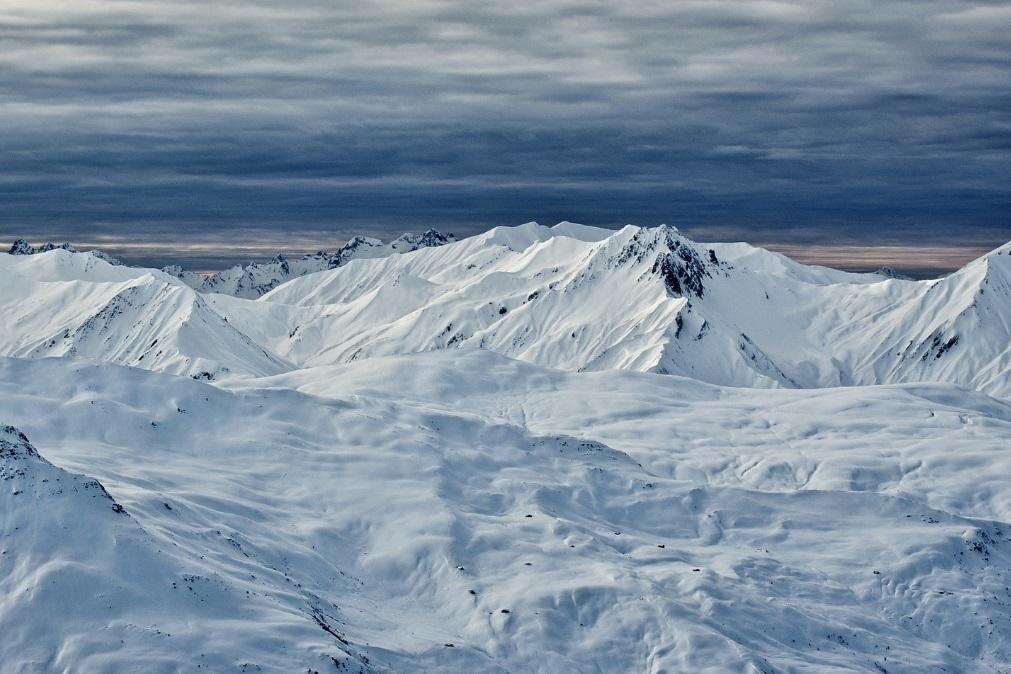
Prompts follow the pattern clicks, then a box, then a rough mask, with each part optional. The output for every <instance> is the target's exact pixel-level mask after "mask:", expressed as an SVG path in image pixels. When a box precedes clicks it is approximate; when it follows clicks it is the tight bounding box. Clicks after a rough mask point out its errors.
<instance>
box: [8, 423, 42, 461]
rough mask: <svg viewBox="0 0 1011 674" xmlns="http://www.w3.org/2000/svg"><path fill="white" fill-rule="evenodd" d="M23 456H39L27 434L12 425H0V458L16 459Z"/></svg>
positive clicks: (23, 457)
mask: <svg viewBox="0 0 1011 674" xmlns="http://www.w3.org/2000/svg"><path fill="white" fill-rule="evenodd" d="M25 458H32V459H35V458H39V453H38V451H37V450H36V449H35V448H34V447H32V443H31V442H29V441H28V436H26V435H25V434H24V433H22V432H21V431H19V430H18V429H17V428H15V427H14V426H9V425H6V424H5V425H0V459H3V460H4V461H17V460H20V459H25Z"/></svg>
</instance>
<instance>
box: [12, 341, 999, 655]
mask: <svg viewBox="0 0 1011 674" xmlns="http://www.w3.org/2000/svg"><path fill="white" fill-rule="evenodd" d="M296 379H298V381H296ZM236 383H238V382H236ZM242 386H243V388H242V389H241V390H237V391H233V392H230V391H226V390H222V389H220V388H217V387H213V386H209V385H206V384H204V383H201V382H196V381H192V380H188V379H183V378H176V377H170V376H167V375H163V374H157V373H149V372H144V371H141V370H138V369H135V368H122V367H116V366H110V365H89V364H85V363H81V362H77V363H73V362H68V361H64V360H61V359H48V360H21V359H2V360H0V418H3V419H10V420H12V421H13V422H15V423H16V424H18V425H19V426H20V427H23V428H24V429H25V430H26V431H27V432H28V434H29V435H30V437H32V438H33V439H34V442H35V443H36V445H37V446H38V447H39V448H40V450H41V451H43V452H45V453H46V454H47V456H48V457H50V458H51V459H52V460H54V461H56V462H57V463H59V464H60V465H64V466H66V467H67V468H69V469H70V470H78V471H84V470H86V472H88V473H89V474H91V475H94V476H95V477H96V478H98V479H99V480H100V481H101V482H102V483H103V484H104V485H105V487H106V488H107V489H108V490H109V493H110V494H111V495H112V497H113V498H115V502H116V503H118V504H120V505H121V506H122V507H123V508H124V509H125V511H126V513H128V516H127V515H124V514H122V513H116V512H114V511H113V508H112V504H113V502H112V501H108V500H105V499H104V498H94V499H91V498H90V497H87V498H88V499H89V500H88V501H86V502H84V503H79V502H78V501H70V500H68V501H67V505H68V508H66V509H60V508H57V507H54V506H52V505H47V504H39V505H37V506H35V507H29V506H28V504H31V503H32V501H24V500H23V501H18V500H17V499H25V498H26V497H29V494H28V493H27V488H32V489H34V490H35V492H33V493H38V494H44V493H45V491H44V490H45V488H48V487H49V484H50V483H42V482H41V480H36V481H35V482H33V483H32V484H31V485H26V486H23V487H21V490H22V491H24V492H25V493H22V494H19V495H17V496H14V495H13V493H14V491H15V490H11V491H9V492H8V493H6V494H4V495H3V498H4V499H6V500H5V502H4V506H5V509H4V511H3V512H4V522H5V526H6V528H5V530H4V532H5V534H6V536H5V538H4V543H3V545H4V552H5V553H6V554H4V555H2V556H0V564H5V565H8V566H7V568H10V569H13V570H14V572H13V575H12V576H10V577H11V578H12V579H13V580H12V581H3V582H11V583H12V585H11V589H12V590H14V591H13V592H5V594H4V596H5V597H6V599H5V600H4V601H3V603H2V604H0V619H2V620H3V624H4V625H5V626H10V628H11V629H13V630H14V632H15V633H16V634H19V635H28V634H40V633H41V634H44V635H45V638H44V640H43V641H41V642H39V644H38V645H37V647H36V645H35V644H29V647H28V650H26V651H22V650H19V648H18V647H19V645H21V644H22V643H23V641H22V640H20V639H21V638H20V637H19V640H10V639H5V640H3V642H2V644H0V648H2V649H3V650H2V652H0V663H2V664H0V670H2V671H18V667H17V664H14V665H12V664H10V663H22V662H25V661H37V660H35V659H36V658H38V657H41V656H39V655H35V653H45V654H56V657H62V658H64V659H62V660H60V661H59V662H60V663H66V666H65V669H69V670H73V671H116V670H117V669H118V670H120V671H131V670H130V665H131V664H132V665H133V667H134V668H133V671H136V669H137V668H138V666H140V667H141V668H143V669H145V670H152V669H154V670H155V671H158V669H157V668H158V667H160V668H161V670H162V671H177V670H184V671H190V670H192V669H193V663H194V662H197V663H202V662H203V663H205V668H207V669H210V670H211V671H232V670H236V671H242V670H243V669H245V670H246V671H270V672H275V671H277V672H282V671H305V669H306V668H310V669H312V670H313V671H319V672H329V671H332V672H340V671H347V670H348V669H350V670H351V671H365V672H371V671H379V672H382V671H386V672H404V671H429V672H475V671H489V672H506V671H538V672H602V671H607V672H642V671H646V672H656V673H659V672H759V671H797V672H826V671H838V672H844V671H845V672H858V671H859V672H866V671H888V672H893V673H894V672H909V673H912V672H923V671H950V672H953V671H958V672H999V671H1004V670H1006V663H1007V662H1008V661H1009V658H1011V651H1009V650H1008V649H1009V646H1008V644H1011V621H1009V616H1011V603H1009V602H1011V594H1009V591H1008V589H1007V588H1008V587H1009V585H1011V547H1009V545H1011V544H1009V543H1008V526H1007V525H1006V524H1005V522H1007V521H1008V518H1009V517H1011V510H1009V505H1011V491H1009V488H1008V485H1007V484H1006V482H1004V481H1001V480H999V479H996V478H994V479H992V480H989V481H987V482H985V483H982V484H981V483H980V482H979V480H980V478H981V477H983V478H986V477H989V476H994V475H998V474H1001V475H1006V474H1007V469H1008V457H1007V452H1006V447H1007V445H1008V442H1009V441H1011V408H1009V407H1008V406H1007V405H1006V404H1004V403H1000V402H997V401H995V400H993V399H990V398H987V397H986V396H982V395H979V394H975V393H970V392H966V391H960V390H958V389H954V388H951V387H946V386H940V385H937V386H932V387H881V388H876V389H864V388H852V389H829V390H825V391H821V392H818V394H817V395H816V396H812V394H811V393H810V392H800V391H789V390H783V391H771V392H770V391H755V390H746V389H721V388H719V387H713V386H708V385H705V384H701V383H698V382H692V381H689V380H686V379H682V378H679V377H670V376H660V375H655V374H636V373H627V372H615V371H608V372H595V373H566V372H559V371H551V370H545V369H543V368H540V367H537V366H534V365H531V364H527V363H521V362H516V361H509V360H506V359H504V358H503V357H501V356H499V355H497V354H494V353H491V352H479V351H471V352H467V353H455V352H439V353H430V354H419V355H415V356H406V357H404V356H402V357H396V358H391V359H374V360H370V361H362V362H357V363H354V364H352V365H349V366H342V367H340V368H325V369H323V370H319V371H315V372H313V371H308V370H307V371H303V372H300V373H290V374H285V375H281V376H278V377H273V378H271V379H268V380H264V381H260V382H257V381H253V380H245V381H244V383H243V384H242ZM291 386H300V387H301V388H304V389H306V390H308V389H312V390H315V391H316V392H317V393H318V394H319V395H315V396H311V395H307V394H305V393H298V392H294V391H291V390H289V389H288V388H287V387H291ZM339 387H345V391H340V390H337V388H339ZM125 401H129V404H125ZM896 424H898V425H896ZM563 427H568V428H572V429H574V430H575V431H576V433H567V432H564V431H563V430H562V428H563ZM908 429H915V433H908V432H907V431H908ZM595 436H596V437H595ZM598 437H608V438H609V439H610V440H611V441H610V442H607V443H606V444H605V443H602V442H601V441H600V440H599V439H598ZM22 452H23V450H22ZM8 465H9V464H5V470H8V468H7V466H8ZM50 468H51V467H50ZM51 470H52V471H56V470H57V469H51ZM53 475H54V476H56V477H61V476H62V475H65V474H56V473H55V472H54V473H53ZM49 476H50V474H49V473H47V474H46V475H45V476H42V475H41V474H40V477H49ZM62 479H63V480H67V479H68V478H62ZM18 484H20V485H24V484H25V483H24V482H20V483H18ZM43 485H44V486H43ZM96 493H97V492H96ZM974 493H975V494H977V496H976V497H975V498H968V495H970V494H974ZM37 497H38V496H35V497H32V498H37ZM61 498H65V497H61ZM74 498H77V497H74ZM81 498H82V499H83V498H84V497H81ZM19 504H20V506H19ZM50 512H52V513H54V514H52V515H51V517H52V518H53V519H48V518H49V517H50V515H49V514H48V513H50ZM9 513H13V516H11V515H9ZM28 517H35V518H47V519H44V520H41V523H42V524H44V526H39V525H35V526H32V527H31V528H30V529H27V528H19V529H15V528H14V527H16V526H19V522H20V521H25V520H22V519H21V518H28ZM128 517H129V519H128ZM61 518H66V519H61ZM134 523H136V524H134ZM62 526H68V527H70V528H71V530H70V532H69V533H66V534H64V535H63V536H57V535H55V533H52V534H46V535H42V534H40V533H39V532H43V531H45V532H63V530H62V529H61V528H60V527H62ZM89 530H93V531H94V537H93V538H89V539H87V540H88V541H89V542H93V541H95V540H97V541H105V540H109V541H112V540H117V541H119V542H120V544H119V545H111V544H105V545H86V544H85V543H84V542H83V541H84V540H85V539H84V536H85V533H84V532H85V531H89ZM29 532H30V533H29ZM11 536H13V537H14V538H10V537H11ZM19 537H20V538H19ZM43 542H44V543H43ZM157 550H161V552H157ZM43 558H47V559H52V560H59V561H57V562H55V563H50V564H48V565H47V564H46V563H45V562H43V561H42V560H43ZM37 568H41V569H43V570H44V571H45V573H46V574H51V575H38V574H39V573H40V572H39V571H33V570H32V569H37ZM98 570H103V571H105V570H107V571H109V573H108V574H105V573H99V571H98ZM88 571H94V572H95V574H96V578H95V580H94V581H93V582H89V583H83V582H78V581H80V580H82V576H80V575H76V574H86V573H87V572H88ZM61 574H72V575H66V576H62V575H61ZM45 581H49V582H48V583H47V582H45ZM173 582H174V583H176V586H175V587H173V585H172V583H173ZM61 583H62V584H61ZM27 586H31V587H32V589H31V590H30V591H29V592H25V591H24V589H25V587H27ZM50 587H52V588H53V589H52V591H49V588H50ZM61 588H67V589H68V590H69V588H73V589H74V591H75V593H77V594H74V595H70V594H67V593H61V592H60V589H61ZM5 589H6V588H5ZM23 595H27V596H23ZM68 597H70V598H72V599H71V601H72V604H71V610H70V612H69V615H68V616H67V617H66V618H65V619H63V620H60V621H57V622H55V623H48V622H47V621H48V620H49V619H50V616H51V614H52V613H54V612H57V613H58V612H59V611H60V610H61V608H60V607H61V606H62V604H61V601H66V600H67V598H68ZM109 606H111V608H107V607H109ZM96 607H97V608H96ZM99 609H104V610H102V611H100V610H99ZM159 631H160V632H163V633H168V634H172V636H171V637H168V636H167V635H166V634H158V632H159ZM180 637H181V638H180ZM177 638H178V639H179V642H178V645H176V643H177V642H175V641H173V640H176V639H177ZM121 641H122V643H121ZM32 649H36V650H32ZM23 653H25V654H23ZM61 654H66V655H61ZM200 657H202V658H203V659H202V660H201V659H198V658H200ZM330 658H336V660H331V659H330ZM30 659H31V660H30ZM152 662H154V663H157V664H156V665H151V664H150V663H152ZM142 663H143V664H142ZM26 669H29V670H30V669H31V668H30V667H26Z"/></svg>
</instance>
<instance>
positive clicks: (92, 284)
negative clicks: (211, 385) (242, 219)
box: [0, 249, 290, 377]
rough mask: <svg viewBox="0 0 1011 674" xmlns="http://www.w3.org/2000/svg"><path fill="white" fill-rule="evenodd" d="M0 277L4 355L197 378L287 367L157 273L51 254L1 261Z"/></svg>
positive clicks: (0, 345) (198, 297)
mask: <svg viewBox="0 0 1011 674" xmlns="http://www.w3.org/2000/svg"><path fill="white" fill-rule="evenodd" d="M0 274H2V276H3V283H4V287H5V292H4V293H2V294H0V312H2V315H3V316H4V318H5V321H6V322H5V329H3V330H0V352H2V353H5V354H8V355H13V356H21V357H31V358H38V357H46V356H78V357H84V358H90V359H93V360H99V361H107V362H113V363H121V364H124V365H132V366H136V367H144V368H147V369H152V370H159V371H164V372H171V373H176V374H187V375H195V376H204V377H214V376H216V375H220V374H224V373H232V374H240V375H241V374H252V375H264V374H273V373H276V372H280V371H283V370H286V369H289V367H290V366H289V365H288V364H286V363H285V362H284V361H282V360H281V359H279V358H277V357H275V356H273V355H271V354H269V353H267V352H266V351H264V350H263V349H262V348H261V347H259V346H258V345H256V344H255V343H253V342H252V340H250V339H249V338H248V337H246V336H245V335H244V334H242V333H241V332H239V331H237V330H236V329H235V328H233V327H232V326H231V325H229V324H228V321H227V320H226V319H225V318H223V317H221V316H219V315H218V314H217V313H215V312H214V311H213V310H212V309H211V308H210V307H209V306H208V305H207V303H206V301H205V300H204V299H203V297H202V296H201V295H199V294H197V293H196V292H194V291H193V290H191V289H190V288H188V287H186V286H185V285H183V284H181V283H179V282H177V281H175V280H174V279H172V278H170V277H169V276H166V275H164V274H161V273H160V272H156V271H153V270H143V269H136V268H130V267H122V266H114V265H111V264H109V263H107V262H105V261H104V260H101V259H99V258H96V257H94V256H92V255H91V254H90V253H71V252H68V251H66V250H59V249H57V250H52V251H49V252H45V253H40V254H37V255H33V256H31V258H20V257H16V256H0Z"/></svg>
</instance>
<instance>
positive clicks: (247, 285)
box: [162, 229, 456, 299]
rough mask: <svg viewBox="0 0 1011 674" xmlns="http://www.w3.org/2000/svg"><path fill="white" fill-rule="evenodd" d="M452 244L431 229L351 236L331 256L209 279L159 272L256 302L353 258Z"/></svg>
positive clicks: (175, 269) (279, 258)
mask: <svg viewBox="0 0 1011 674" xmlns="http://www.w3.org/2000/svg"><path fill="white" fill-rule="evenodd" d="M454 241H456V237H455V236H454V235H453V234H442V233H441V232H437V231H436V230H434V229H429V230H427V231H425V232H423V233H421V234H402V235H401V236H399V237H398V238H396V239H394V240H393V241H391V242H389V243H383V242H382V241H380V240H379V239H373V238H370V237H366V236H354V237H352V238H351V239H349V240H348V241H347V243H345V244H344V245H343V246H341V247H340V248H339V249H337V250H336V251H335V252H333V253H327V252H324V251H318V252H316V253H308V254H306V255H303V256H301V257H299V258H288V257H286V256H285V255H281V254H278V255H275V256H274V257H273V258H272V259H271V260H270V261H269V262H251V263H249V264H247V265H244V266H243V265H236V266H234V267H230V268H229V269H225V270H223V271H220V272H217V273H215V274H211V275H209V276H202V275H200V274H195V273H193V272H190V271H187V270H185V269H183V268H182V267H180V266H178V265H173V266H169V267H165V268H163V269H162V271H164V272H165V273H167V274H170V275H171V276H174V277H175V278H178V279H179V280H181V281H182V282H184V283H186V284H187V285H189V286H190V287H191V288H193V289H194V290H197V291H198V292H202V293H217V294H221V295H231V296H233V297H241V298H244V299H256V298H257V297H260V296H262V295H265V294H266V293H268V292H270V291H271V290H273V289H274V288H276V287H277V286H279V285H281V284H283V283H286V282H287V281H289V280H291V279H293V278H298V277H300V276H306V275H307V274H314V273H316V272H320V271H325V270H327V269H336V268H337V267H341V266H343V265H345V264H347V263H348V262H350V261H351V260H354V259H371V258H380V257H387V256H389V255H396V254H400V253H410V252H413V251H416V250H420V249H422V248H434V247H436V246H442V245H445V244H447V243H452V242H454Z"/></svg>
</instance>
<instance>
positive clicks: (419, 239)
mask: <svg viewBox="0 0 1011 674" xmlns="http://www.w3.org/2000/svg"><path fill="white" fill-rule="evenodd" d="M453 241H456V237H455V236H454V235H453V234H443V233H442V232H439V231H437V230H435V229H427V230H425V231H424V232H422V233H421V234H412V233H407V234H401V235H400V236H399V237H397V238H396V239H394V240H393V241H391V242H390V248H392V249H393V250H395V251H397V252H398V253H408V252H410V251H413V250H418V249H419V248H434V247H436V246H442V245H444V244H447V243H451V242H453Z"/></svg>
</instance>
